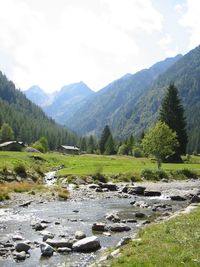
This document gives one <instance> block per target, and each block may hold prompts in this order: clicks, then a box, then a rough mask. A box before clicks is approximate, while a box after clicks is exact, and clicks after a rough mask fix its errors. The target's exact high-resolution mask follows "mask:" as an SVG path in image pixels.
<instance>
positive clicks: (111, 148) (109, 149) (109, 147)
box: [104, 133, 116, 155]
mask: <svg viewBox="0 0 200 267" xmlns="http://www.w3.org/2000/svg"><path fill="white" fill-rule="evenodd" d="M104 154H106V155H114V154H116V151H115V142H114V139H113V137H112V134H111V133H110V135H109V137H108V140H107V141H106V144H105V152H104Z"/></svg>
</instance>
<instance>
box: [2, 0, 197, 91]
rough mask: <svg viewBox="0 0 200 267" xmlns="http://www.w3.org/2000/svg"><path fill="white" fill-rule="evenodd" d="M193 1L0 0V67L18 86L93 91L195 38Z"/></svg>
mask: <svg viewBox="0 0 200 267" xmlns="http://www.w3.org/2000/svg"><path fill="white" fill-rule="evenodd" d="M199 12H200V0H0V70H1V71H2V72H3V73H5V74H6V75H7V77H8V78H9V79H11V80H13V81H14V82H15V84H16V85H17V87H18V88H21V89H22V90H24V89H27V88H29V87H30V86H32V85H34V84H37V85H39V86H40V87H41V88H43V89H44V90H45V91H49V92H51V91H55V90H58V89H59V88H60V87H61V86H63V85H65V84H69V83H73V82H78V81H81V80H82V81H84V82H85V83H86V84H87V85H88V86H89V87H91V89H93V90H95V91H96V90H99V89H101V88H102V87H104V86H105V85H107V84H108V83H109V82H111V81H113V80H115V79H117V78H119V77H121V76H123V75H124V74H126V73H134V72H136V71H138V70H140V69H142V68H145V67H149V66H150V65H152V64H153V63H155V62H157V61H159V60H162V59H164V58H166V57H168V56H174V55H176V54H178V53H183V54H184V53H186V52H188V51H189V50H190V49H192V48H194V47H195V46H197V45H199V44H200V15H199Z"/></svg>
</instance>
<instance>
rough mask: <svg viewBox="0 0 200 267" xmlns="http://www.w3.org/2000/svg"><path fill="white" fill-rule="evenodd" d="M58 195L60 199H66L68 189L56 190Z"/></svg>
mask: <svg viewBox="0 0 200 267" xmlns="http://www.w3.org/2000/svg"><path fill="white" fill-rule="evenodd" d="M58 197H59V198H61V199H62V200H67V199H68V198H69V191H68V190H67V189H65V188H61V189H59V191H58Z"/></svg>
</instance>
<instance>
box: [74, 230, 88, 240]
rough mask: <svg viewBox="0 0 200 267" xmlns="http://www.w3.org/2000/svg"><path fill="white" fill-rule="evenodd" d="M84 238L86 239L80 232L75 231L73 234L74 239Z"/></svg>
mask: <svg viewBox="0 0 200 267" xmlns="http://www.w3.org/2000/svg"><path fill="white" fill-rule="evenodd" d="M85 237H86V234H85V233H83V232H82V231H76V233H75V238H76V239H83V238H85Z"/></svg>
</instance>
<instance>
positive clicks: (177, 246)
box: [111, 207, 200, 267]
mask: <svg viewBox="0 0 200 267" xmlns="http://www.w3.org/2000/svg"><path fill="white" fill-rule="evenodd" d="M199 225H200V207H199V208H197V209H196V210H194V211H193V212H192V213H191V214H187V215H186V214H184V215H181V216H179V217H176V218H174V219H171V220H169V221H167V222H164V223H160V224H155V225H150V226H148V227H146V228H145V229H143V230H141V231H140V232H139V234H138V237H139V238H140V239H141V241H138V242H136V241H133V242H130V243H129V244H128V245H126V246H125V247H124V248H123V249H122V255H121V256H120V257H119V258H116V259H114V260H112V262H111V266H113V267H117V266H123V267H161V266H162V267H169V266H170V267H179V266H187V267H192V266H200V227H199Z"/></svg>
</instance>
